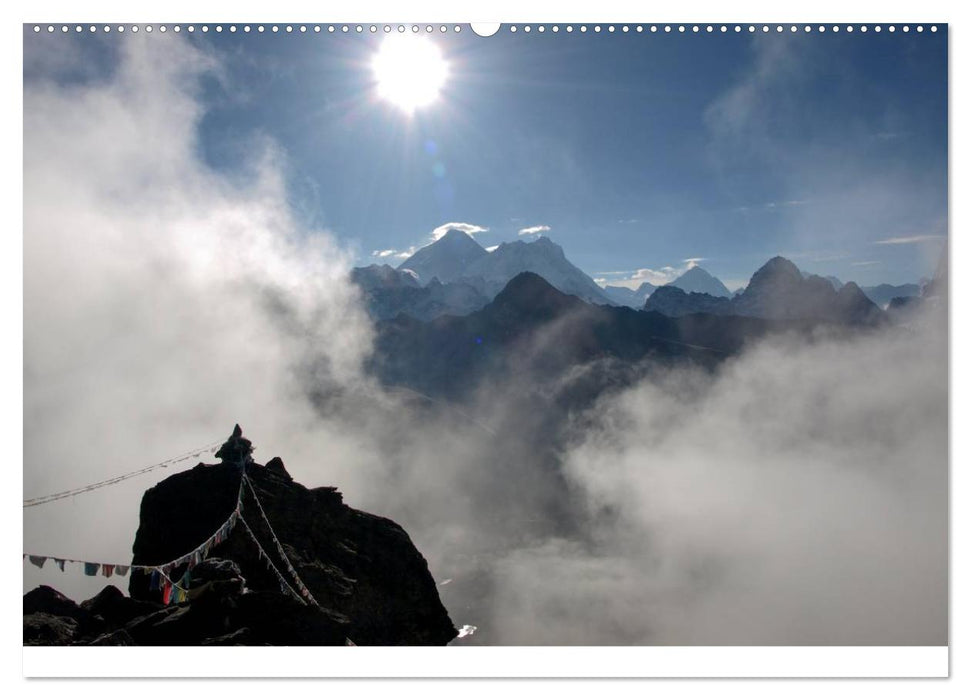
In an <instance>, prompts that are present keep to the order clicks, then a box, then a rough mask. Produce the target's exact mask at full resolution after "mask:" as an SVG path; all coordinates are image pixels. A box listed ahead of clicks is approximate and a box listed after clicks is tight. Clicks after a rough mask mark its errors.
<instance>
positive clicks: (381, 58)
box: [374, 35, 448, 114]
mask: <svg viewBox="0 0 971 700" xmlns="http://www.w3.org/2000/svg"><path fill="white" fill-rule="evenodd" d="M374 75H375V77H376V78H377V81H378V95H379V96H380V97H382V98H383V99H386V100H388V101H389V102H391V103H392V104H393V105H395V106H396V107H398V108H400V109H402V110H404V111H405V112H407V113H409V114H411V113H412V112H414V111H415V110H416V109H418V108H419V107H424V106H426V105H428V104H431V103H432V102H434V101H435V98H436V97H438V93H439V92H440V91H441V89H442V85H444V83H445V78H446V76H447V75H448V65H447V64H446V62H445V59H444V58H442V52H441V51H440V50H439V49H438V47H437V46H435V44H433V43H432V42H431V41H430V40H428V39H426V38H425V37H415V36H407V35H405V36H389V37H388V38H387V39H385V40H384V43H383V44H381V48H380V49H379V50H378V53H377V54H376V55H375V56H374Z"/></svg>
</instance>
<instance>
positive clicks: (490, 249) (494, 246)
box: [486, 244, 499, 253]
mask: <svg viewBox="0 0 971 700" xmlns="http://www.w3.org/2000/svg"><path fill="white" fill-rule="evenodd" d="M498 247H499V245H498V244H496V245H491V246H489V247H488V248H486V252H487V253H491V252H492V251H494V250H495V249H496V248H498Z"/></svg>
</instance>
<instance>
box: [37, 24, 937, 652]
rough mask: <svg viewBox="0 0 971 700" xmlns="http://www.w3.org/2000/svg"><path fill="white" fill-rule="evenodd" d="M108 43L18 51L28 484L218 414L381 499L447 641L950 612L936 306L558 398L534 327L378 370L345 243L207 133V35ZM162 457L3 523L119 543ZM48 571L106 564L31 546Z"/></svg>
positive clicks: (215, 425)
mask: <svg viewBox="0 0 971 700" xmlns="http://www.w3.org/2000/svg"><path fill="white" fill-rule="evenodd" d="M113 45H116V46H117V47H118V50H119V51H120V52H121V53H120V56H119V63H118V68H117V70H115V71H114V72H112V73H111V74H109V75H103V76H89V75H84V76H80V77H79V76H77V75H72V76H70V79H68V77H66V74H65V70H66V67H69V66H72V65H76V64H78V63H79V62H82V61H81V58H80V53H79V52H80V50H81V49H80V47H79V46H78V44H77V43H76V42H73V40H72V39H69V38H67V37H64V40H63V41H60V42H58V43H57V45H56V48H51V47H49V46H45V47H44V52H45V55H44V57H43V60H40V59H39V58H37V57H33V58H32V57H31V56H29V55H27V54H25V63H26V64H28V65H31V66H33V68H32V69H31V75H30V79H29V80H25V86H24V191H25V197H24V212H25V229H24V497H25V498H28V497H33V496H39V495H43V494H46V493H51V492H55V491H60V490H63V489H67V488H71V487H74V486H80V485H83V484H86V483H91V482H95V481H98V480H100V479H104V478H108V477H111V476H115V475H117V474H121V473H125V472H128V471H132V470H134V469H137V468H140V467H144V466H147V465H149V464H152V463H155V462H158V461H160V460H163V459H166V458H168V457H171V456H172V455H175V454H180V453H182V452H185V451H186V450H189V449H192V448H196V447H198V446H202V445H207V444H210V443H213V442H216V441H219V440H221V439H224V438H225V437H227V436H228V435H229V433H230V431H231V430H232V427H233V425H234V424H235V423H237V422H238V423H240V424H241V425H242V427H243V430H244V433H245V434H246V435H247V437H249V438H250V439H252V440H253V442H254V445H255V448H256V454H255V458H256V459H257V461H259V462H263V463H265V462H266V461H267V460H269V459H270V458H271V457H273V456H277V455H279V456H280V457H282V458H283V460H284V462H285V463H286V466H287V468H288V470H289V471H290V473H291V474H292V475H293V477H294V478H295V479H296V480H297V481H300V482H302V483H304V484H305V485H307V486H309V487H314V486H321V485H334V486H337V487H338V488H339V489H340V490H341V491H342V492H343V494H344V497H345V501H346V502H347V503H348V504H349V505H350V506H352V507H355V508H360V509H363V510H368V511H370V512H374V513H376V514H379V515H382V516H386V517H390V518H392V519H393V520H395V521H397V522H399V523H400V524H401V525H402V526H403V527H404V528H405V529H406V530H407V531H408V533H409V535H410V536H411V538H412V540H413V541H414V542H415V544H416V546H417V547H418V548H419V550H420V551H421V552H422V553H423V554H424V556H425V557H426V559H427V560H428V562H429V567H430V569H431V572H432V575H433V576H434V577H435V578H436V580H438V581H440V582H444V581H449V582H448V583H442V585H441V588H440V592H441V595H442V598H443V601H444V603H445V605H446V607H447V609H448V610H449V612H450V614H451V616H452V619H453V621H454V622H455V623H456V625H458V626H461V625H463V624H472V625H476V626H477V627H478V628H479V629H478V632H477V633H476V635H474V636H473V637H471V638H468V639H467V640H465V643H468V642H471V643H496V644H944V643H946V640H947V436H948V432H947V431H948V426H947V379H948V377H947V345H946V324H945V321H944V319H942V318H933V319H928V320H927V321H926V323H923V324H915V325H913V326H911V327H910V328H906V329H899V328H898V329H888V330H884V331H879V332H872V333H868V334H866V335H861V336H857V337H853V338H847V337H845V336H825V335H820V336H818V337H816V338H814V339H812V340H811V341H807V340H806V339H805V338H794V337H779V338H774V339H770V340H768V341H765V342H762V343H760V344H758V345H757V346H754V347H752V348H750V349H749V350H747V351H746V352H745V353H744V354H743V355H741V356H739V357H737V358H735V359H732V360H729V361H727V362H726V363H724V364H723V365H721V366H720V367H719V368H718V369H717V370H714V371H712V370H711V369H710V368H709V369H702V368H692V367H685V368H682V369H671V368H663V369H661V368H658V367H651V366H645V367H643V368H640V369H639V371H638V372H636V373H634V374H631V375H630V376H637V377H641V378H640V379H638V380H637V381H635V382H633V383H632V384H630V385H629V386H628V388H626V389H623V390H616V391H611V392H608V393H606V394H604V395H603V396H601V398H600V400H599V401H597V402H596V403H595V404H594V405H592V406H574V405H568V404H564V403H563V402H562V401H560V400H559V399H560V398H561V397H562V396H563V395H564V394H569V392H570V389H571V387H574V386H576V385H578V384H580V383H582V382H583V381H584V377H585V373H588V372H594V371H602V369H603V368H602V367H592V366H590V367H578V368H576V369H575V371H574V372H573V373H571V375H570V376H568V377H563V378H559V379H557V380H555V381H551V380H550V378H549V377H543V378H539V377H533V376H531V372H532V370H531V369H530V368H531V355H533V354H534V353H539V352H540V348H542V347H543V345H544V343H543V338H542V337H539V338H538V339H537V340H536V342H535V344H534V346H533V347H523V348H521V349H520V352H521V356H520V359H521V366H522V368H523V369H522V370H521V371H519V372H516V373H513V374H510V375H508V376H493V377H489V379H488V381H487V382H486V383H485V385H484V386H482V387H479V388H478V389H476V390H473V391H470V392H468V394H467V396H468V398H465V399H463V401H462V403H461V404H457V403H454V402H448V401H446V400H444V399H441V398H437V397H428V396H422V395H418V394H416V393H415V392H413V391H409V390H407V389H404V388H399V387H382V386H380V385H379V384H378V383H377V382H376V380H374V379H373V378H372V377H370V376H369V375H368V374H367V372H366V371H365V369H364V368H365V366H366V363H367V360H368V358H369V356H370V355H371V352H372V341H373V338H374V334H375V328H374V327H373V326H372V324H371V322H370V321H369V320H368V318H367V315H366V313H365V311H364V308H363V305H362V303H361V300H360V298H359V297H358V295H357V294H356V292H355V291H354V287H353V286H352V285H351V284H350V283H349V279H348V273H349V270H350V266H351V264H352V256H351V254H350V251H349V250H348V249H347V248H346V247H345V246H344V244H342V243H341V242H340V241H339V239H338V238H337V237H336V235H334V234H333V233H331V232H328V231H323V230H313V229H309V228H308V227H307V226H306V225H305V224H303V223H302V221H301V220H300V219H299V218H298V217H296V216H295V215H294V213H293V211H292V209H291V206H290V203H289V198H288V193H287V189H286V186H285V182H286V174H287V163H286V154H285V153H283V152H281V151H280V150H279V149H278V148H276V147H275V146H274V144H273V143H272V142H269V141H267V140H265V139H257V140H254V142H253V143H251V144H247V146H248V149H247V150H248V151H249V152H250V153H251V156H250V158H249V160H248V162H247V164H246V167H245V168H243V169H242V171H240V172H234V173H232V174H227V173H223V172H219V171H216V170H213V169H212V168H210V167H209V166H207V165H206V164H205V162H204V160H203V159H202V157H201V155H200V152H199V147H198V143H197V130H198V127H199V124H200V120H201V119H202V118H203V116H204V109H203V106H202V105H203V103H202V100H201V97H200V90H201V85H202V83H203V81H204V80H219V79H220V75H221V72H220V59H219V57H218V56H217V55H214V54H209V53H206V52H204V51H203V50H202V49H200V48H197V47H196V46H194V45H192V44H191V43H189V42H188V41H185V40H183V39H181V38H180V37H177V36H174V35H172V36H166V37H158V36H156V37H149V36H137V35H128V36H125V37H124V38H123V39H116V40H115V41H114V42H113ZM32 46H33V48H30V47H28V52H27V53H28V54H29V52H30V51H37V50H38V49H37V47H36V46H34V45H32ZM57 52H63V53H60V54H58V53H57ZM34 59H37V60H34ZM203 459H204V460H205V458H203ZM196 461H198V460H194V461H188V462H185V463H182V464H180V465H176V466H174V467H171V468H170V470H176V469H184V468H187V467H189V466H192V465H194V464H195V463H196ZM208 461H213V460H212V458H211V457H209V458H208ZM165 476H167V471H166V470H159V471H156V472H153V473H152V474H150V475H146V476H144V477H139V478H137V479H132V480H130V481H127V482H124V483H123V484H121V485H118V486H114V487H112V488H110V489H103V490H100V491H95V492H92V493H88V494H82V495H79V496H76V497H74V498H71V499H67V500H64V501H58V502H56V503H52V504H49V505H44V506H39V507H36V508H28V509H25V511H24V551H25V552H30V553H37V554H47V555H53V556H59V557H60V556H63V557H70V558H77V559H86V560H90V561H102V562H117V563H124V562H127V561H129V560H130V556H131V555H130V552H131V543H132V540H133V539H134V534H135V530H136V528H137V524H138V505H139V500H140V497H141V494H142V492H143V491H144V490H145V489H147V488H149V487H151V486H152V485H154V484H155V483H157V481H159V480H161V479H162V478H164V477H165ZM39 583H45V584H47V585H51V586H53V587H54V588H57V589H58V590H61V591H62V592H64V593H65V594H67V595H69V596H71V597H74V598H76V599H81V598H84V597H88V596H91V595H93V594H95V593H96V592H97V591H98V590H100V588H101V587H102V586H104V585H105V584H107V583H113V584H115V585H119V587H122V588H124V582H121V580H120V579H117V578H112V579H103V578H95V579H91V578H85V577H83V576H80V575H79V574H78V575H73V574H61V573H60V572H58V571H56V569H54V567H53V565H52V564H48V565H47V566H46V567H45V569H43V570H38V569H36V568H34V567H32V566H30V565H29V564H26V563H25V564H24V590H25V591H26V590H29V589H30V588H32V587H34V586H35V585H38V584H39Z"/></svg>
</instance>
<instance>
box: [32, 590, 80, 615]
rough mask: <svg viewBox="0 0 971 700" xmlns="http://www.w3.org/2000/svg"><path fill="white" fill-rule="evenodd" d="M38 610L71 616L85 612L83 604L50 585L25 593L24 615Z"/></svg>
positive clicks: (50, 613)
mask: <svg viewBox="0 0 971 700" xmlns="http://www.w3.org/2000/svg"><path fill="white" fill-rule="evenodd" d="M36 612H43V613H47V614H49V615H58V616H60V617H70V618H77V617H78V616H79V615H83V614H85V611H84V610H82V609H81V606H79V605H78V604H77V603H75V602H74V601H73V600H71V599H70V598H68V597H67V596H65V595H64V594H63V593H61V592H60V591H56V590H54V589H53V588H51V587H50V586H38V587H37V588H35V589H33V590H32V591H28V592H27V593H25V594H24V615H30V614H31V613H36Z"/></svg>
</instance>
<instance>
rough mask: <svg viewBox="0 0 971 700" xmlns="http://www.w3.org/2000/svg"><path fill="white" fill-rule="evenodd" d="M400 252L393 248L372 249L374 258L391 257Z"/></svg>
mask: <svg viewBox="0 0 971 700" xmlns="http://www.w3.org/2000/svg"><path fill="white" fill-rule="evenodd" d="M399 252H400V251H397V250H394V249H392V248H389V249H388V250H372V251H371V257H372V258H388V257H391V256H392V255H397V254H398V253H399Z"/></svg>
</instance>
